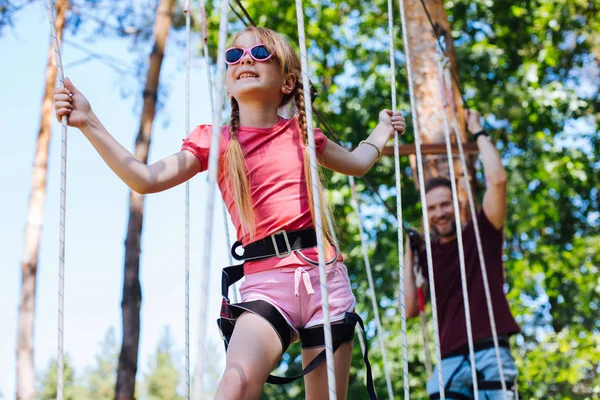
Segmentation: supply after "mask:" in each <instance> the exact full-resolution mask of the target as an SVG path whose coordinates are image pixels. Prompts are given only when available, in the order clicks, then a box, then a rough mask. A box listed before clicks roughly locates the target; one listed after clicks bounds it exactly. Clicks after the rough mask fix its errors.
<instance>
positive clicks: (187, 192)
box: [183, 0, 191, 400]
mask: <svg viewBox="0 0 600 400" xmlns="http://www.w3.org/2000/svg"><path fill="white" fill-rule="evenodd" d="M183 12H184V13H185V33H186V40H185V42H186V46H185V47H186V53H185V54H186V57H185V134H186V135H188V134H189V132H190V62H191V18H190V0H185V2H184V5H183ZM184 254H185V398H186V399H187V400H189V399H190V181H189V180H187V181H186V182H185V250H184Z"/></svg>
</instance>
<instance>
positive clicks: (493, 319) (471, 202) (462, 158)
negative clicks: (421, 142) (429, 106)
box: [444, 63, 508, 397]
mask: <svg viewBox="0 0 600 400" xmlns="http://www.w3.org/2000/svg"><path fill="white" fill-rule="evenodd" d="M449 74H450V69H449V64H448V63H446V64H445V65H444V83H445V85H446V91H447V94H446V95H447V96H448V98H450V102H451V104H452V123H453V126H454V135H455V136H456V143H457V145H458V152H459V155H460V164H461V168H462V170H463V179H464V182H465V188H466V189H467V196H468V198H469V208H470V210H471V220H472V222H473V229H474V230H475V240H476V242H477V254H478V255H479V266H480V268H481V277H482V280H483V288H484V291H485V301H486V304H487V309H488V315H489V317H490V327H491V330H492V338H493V339H494V349H495V350H496V361H497V362H498V371H499V373H500V383H501V384H502V393H503V394H504V397H507V396H508V392H507V389H506V381H505V380H504V369H503V368H502V358H501V357H500V346H499V345H498V333H497V332H498V331H497V330H496V317H495V316H494V307H493V305H492V295H491V294H490V285H489V281H488V276H487V268H486V266H485V257H484V254H483V245H482V244H481V236H480V234H479V222H478V221H477V211H476V210H475V201H474V200H473V193H472V191H471V185H470V183H469V173H468V171H467V162H466V160H465V153H464V150H463V145H462V140H461V138H460V135H459V132H460V130H459V126H458V120H457V118H456V103H455V102H454V97H453V95H452V92H451V90H452V81H451V80H450V79H451V78H450V76H449Z"/></svg>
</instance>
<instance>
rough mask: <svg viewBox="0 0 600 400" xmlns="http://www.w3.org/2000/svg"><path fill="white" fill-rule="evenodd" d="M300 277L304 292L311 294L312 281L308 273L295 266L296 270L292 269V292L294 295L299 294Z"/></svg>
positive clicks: (312, 291)
mask: <svg viewBox="0 0 600 400" xmlns="http://www.w3.org/2000/svg"><path fill="white" fill-rule="evenodd" d="M300 278H302V280H303V281H304V287H305V288H306V293H308V294H313V293H314V292H315V291H314V289H313V286H312V283H311V282H310V275H309V274H308V272H307V271H306V270H305V269H304V268H302V267H298V268H296V271H294V294H295V295H296V297H298V296H300V293H299V289H300Z"/></svg>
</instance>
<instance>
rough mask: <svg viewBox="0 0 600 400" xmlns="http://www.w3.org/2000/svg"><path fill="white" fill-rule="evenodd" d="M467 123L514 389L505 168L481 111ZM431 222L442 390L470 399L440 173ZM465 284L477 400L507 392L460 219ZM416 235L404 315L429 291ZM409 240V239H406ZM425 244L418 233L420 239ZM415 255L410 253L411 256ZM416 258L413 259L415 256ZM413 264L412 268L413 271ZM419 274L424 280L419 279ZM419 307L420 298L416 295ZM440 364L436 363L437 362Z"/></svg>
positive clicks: (471, 237) (409, 249)
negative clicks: (482, 181)
mask: <svg viewBox="0 0 600 400" xmlns="http://www.w3.org/2000/svg"><path fill="white" fill-rule="evenodd" d="M466 118H467V128H468V130H469V132H470V133H471V134H473V138H474V140H475V141H476V142H477V146H478V148H479V152H480V154H481V160H482V163H483V169H484V171H485V177H486V183H487V185H486V186H487V187H486V191H485V194H484V196H483V204H482V206H481V207H480V208H479V210H478V212H477V221H478V225H479V233H480V236H481V242H482V247H483V253H484V259H485V265H486V271H487V277H488V282H489V286H490V293H491V300H492V305H493V311H494V316H495V322H496V329H497V333H498V337H499V342H500V355H501V360H502V369H503V372H504V380H505V381H506V387H507V390H508V391H509V392H510V394H511V395H513V394H514V393H513V391H514V388H513V383H514V380H515V378H516V375H517V370H516V367H515V364H514V360H513V358H512V356H511V354H510V349H509V345H508V337H509V336H510V335H512V334H515V333H518V332H519V326H518V325H517V323H516V322H515V320H514V318H513V316H512V314H511V312H510V309H509V307H508V302H507V300H506V297H505V295H504V290H503V286H504V267H503V263H502V255H503V242H504V237H503V227H504V220H505V218H506V180H507V179H506V172H505V171H504V168H503V166H502V163H501V159H500V155H499V154H498V151H497V150H496V148H495V147H494V144H493V143H492V142H491V140H490V139H489V137H488V135H487V134H486V132H485V131H484V130H483V128H482V126H481V124H480V122H479V120H480V114H479V113H478V112H476V111H473V110H471V111H469V112H467V115H466ZM425 191H426V201H427V211H428V218H429V227H430V230H431V233H432V236H433V238H432V243H431V248H432V258H433V271H434V278H435V290H436V293H435V294H436V300H437V301H436V303H437V304H436V305H437V313H438V325H439V333H440V347H441V355H442V372H443V375H444V388H445V389H444V390H445V394H446V398H447V399H473V398H474V393H473V382H472V374H471V363H470V358H469V348H468V339H467V328H466V322H465V311H464V301H463V295H462V286H461V278H460V264H459V253H458V244H457V239H456V232H457V227H456V224H455V213H454V207H453V201H452V189H451V183H450V181H449V180H447V179H445V178H435V179H431V180H429V181H428V182H426V184H425ZM461 229H462V238H463V247H464V255H465V268H466V276H467V287H468V293H469V306H470V314H471V326H472V333H473V342H474V344H475V346H474V347H475V360H476V367H477V383H478V389H479V398H480V399H493V400H495V399H503V400H504V399H505V398H506V397H504V396H503V392H502V387H501V382H500V372H499V368H498V362H497V358H496V352H495V348H494V343H493V339H492V338H493V336H492V330H491V326H490V318H489V315H488V308H487V302H486V297H485V291H484V285H483V279H482V274H481V267H480V264H479V254H478V251H477V242H476V238H475V230H474V227H473V222H472V221H471V222H469V223H467V224H463V226H462V227H461ZM419 239H420V236H419V235H418V234H417V235H415V234H412V235H410V237H409V238H408V239H407V241H406V242H407V246H406V250H405V269H404V271H405V281H406V288H405V293H406V313H407V317H408V318H412V317H415V316H418V315H419V309H420V307H419V301H418V297H419V295H418V288H417V285H416V284H415V280H416V281H417V282H418V284H419V286H421V285H422V286H421V289H422V292H421V298H422V297H423V294H424V297H425V298H427V297H428V296H427V295H428V293H429V292H428V284H427V282H428V281H427V279H428V267H427V260H426V255H425V248H424V246H423V245H422V244H418V243H417V242H418V241H419ZM411 241H412V245H411ZM420 242H421V243H422V240H421V241H420ZM413 256H415V257H413ZM415 260H416V262H415ZM415 270H416V274H415ZM423 278H424V281H423ZM421 307H422V302H421ZM436 368H439V365H438V366H436ZM427 392H428V393H429V395H430V399H438V398H439V397H440V394H439V385H438V379H437V371H434V372H433V374H432V376H431V379H430V381H429V382H428V384H427Z"/></svg>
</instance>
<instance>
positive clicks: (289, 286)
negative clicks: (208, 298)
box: [240, 261, 356, 341]
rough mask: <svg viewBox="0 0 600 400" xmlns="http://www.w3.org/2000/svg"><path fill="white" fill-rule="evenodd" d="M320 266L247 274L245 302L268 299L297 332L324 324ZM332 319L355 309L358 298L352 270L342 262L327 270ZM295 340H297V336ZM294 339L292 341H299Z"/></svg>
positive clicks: (241, 292) (334, 319)
mask: <svg viewBox="0 0 600 400" xmlns="http://www.w3.org/2000/svg"><path fill="white" fill-rule="evenodd" d="M319 278H320V277H319V267H318V266H313V265H306V266H303V267H298V268H286V267H283V268H276V269H271V270H267V271H261V272H256V273H253V274H248V275H246V279H245V281H244V282H243V283H242V285H241V287H240V294H241V295H242V302H246V301H255V300H264V301H266V302H268V303H269V304H271V305H273V306H274V307H275V308H277V309H278V310H279V312H280V313H281V314H282V315H283V317H284V318H285V319H286V320H287V322H288V324H289V325H290V327H291V328H292V329H293V330H294V331H296V332H295V333H297V331H298V329H307V328H311V327H314V326H317V325H322V324H323V311H322V309H321V286H320V284H319V282H320V279H319ZM327 287H328V290H329V315H330V319H331V322H335V321H339V320H343V319H344V317H345V315H346V312H347V311H352V310H354V307H355V303H356V299H355V298H354V294H352V288H351V287H350V278H349V277H348V270H347V269H346V266H345V265H344V263H343V262H341V261H336V262H335V263H334V264H333V265H331V266H330V267H328V269H327ZM294 336H296V338H295V339H297V335H294ZM295 339H294V340H292V341H295Z"/></svg>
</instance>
